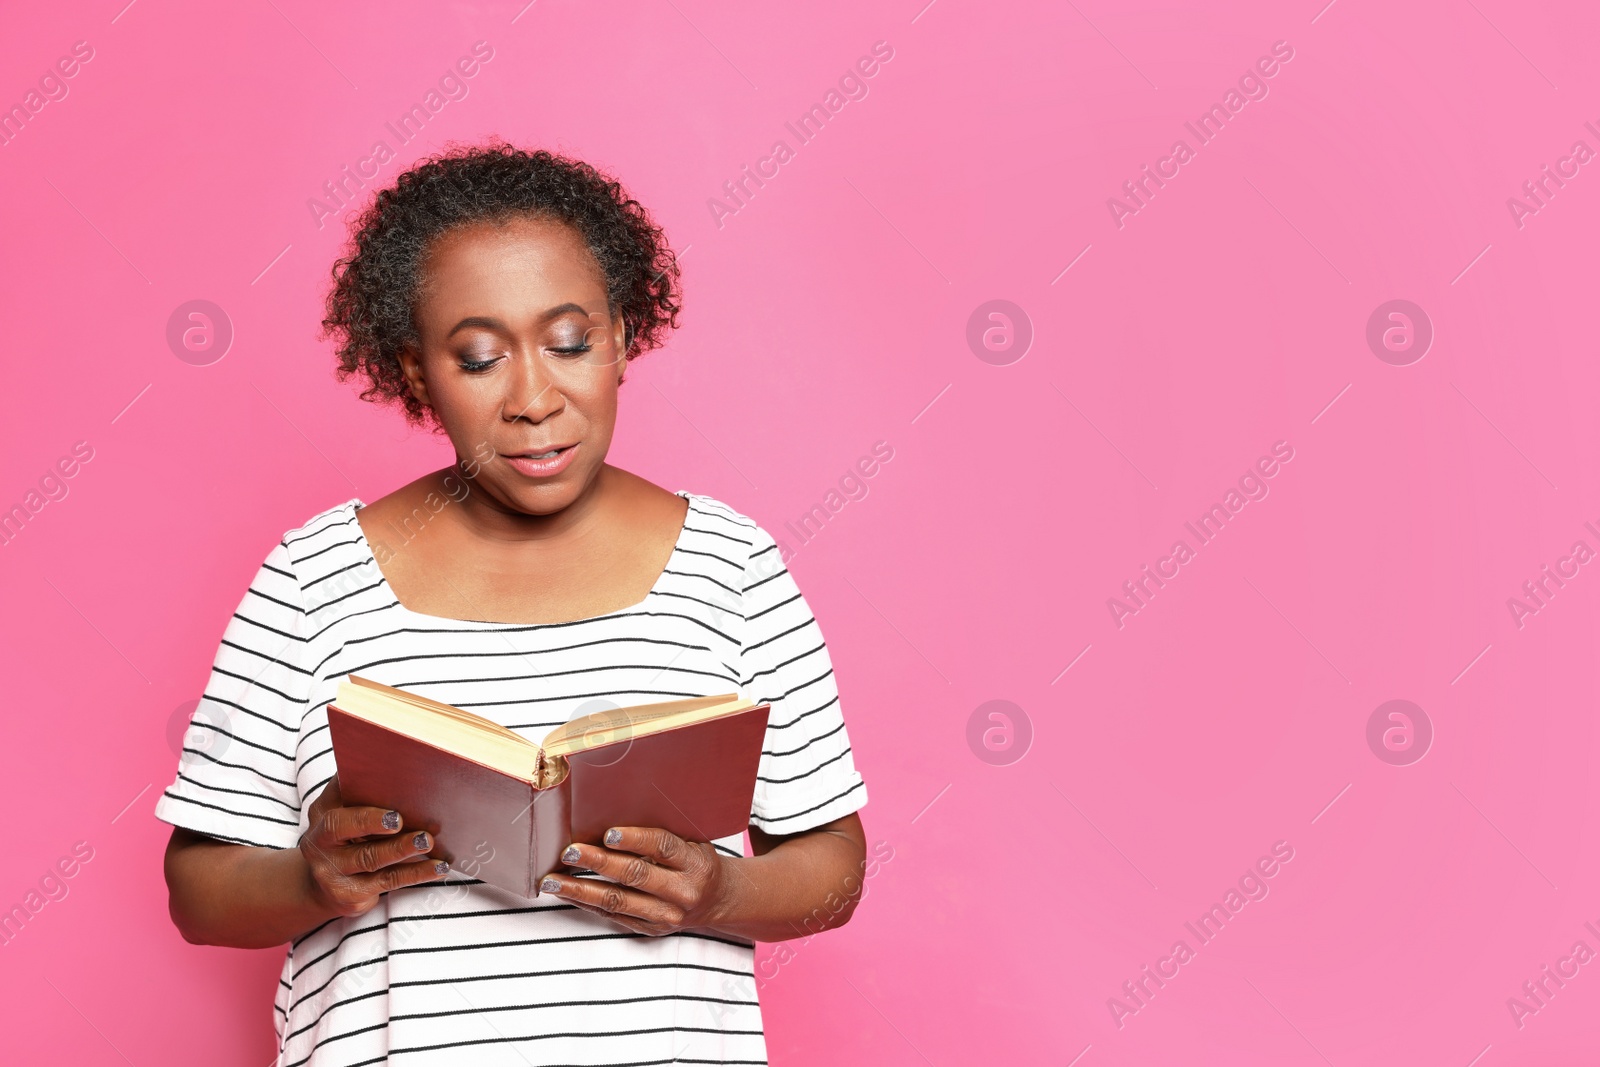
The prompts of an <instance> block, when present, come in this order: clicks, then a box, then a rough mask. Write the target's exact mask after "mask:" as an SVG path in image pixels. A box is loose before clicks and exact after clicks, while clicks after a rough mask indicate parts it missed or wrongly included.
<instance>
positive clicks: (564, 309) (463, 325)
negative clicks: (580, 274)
mask: <svg viewBox="0 0 1600 1067" xmlns="http://www.w3.org/2000/svg"><path fill="white" fill-rule="evenodd" d="M574 311H576V312H577V313H578V314H580V315H587V314H589V312H588V311H587V310H586V309H585V308H584V307H583V306H582V305H581V304H574V303H572V302H571V301H568V302H567V303H565V304H557V305H556V306H555V307H553V308H551V309H550V310H549V311H546V312H545V313H544V314H543V315H541V316H539V321H540V322H549V321H550V320H551V319H553V318H556V317H557V316H560V315H568V314H571V313H572V312H574ZM472 327H477V328H479V329H484V330H500V331H501V332H507V327H506V324H505V323H503V322H501V321H500V320H499V319H496V318H491V317H489V316H486V315H468V316H467V317H466V318H464V319H462V320H461V321H460V322H458V323H456V324H455V325H454V326H452V327H451V328H450V332H449V333H447V334H445V338H446V339H447V340H448V339H449V338H451V337H454V336H455V335H456V334H457V333H459V332H461V331H462V330H466V329H470V328H472Z"/></svg>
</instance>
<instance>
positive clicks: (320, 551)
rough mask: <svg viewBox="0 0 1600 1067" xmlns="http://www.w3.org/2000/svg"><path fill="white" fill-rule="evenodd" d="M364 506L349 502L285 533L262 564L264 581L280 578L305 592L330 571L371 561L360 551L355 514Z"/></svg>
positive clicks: (312, 517)
mask: <svg viewBox="0 0 1600 1067" xmlns="http://www.w3.org/2000/svg"><path fill="white" fill-rule="evenodd" d="M361 506H362V503H361V501H360V500H359V499H350V500H347V501H345V502H344V503H343V504H337V505H335V506H334V507H331V508H328V509H327V510H325V511H319V512H318V513H317V514H315V515H313V516H311V517H310V518H308V519H306V520H305V521H304V522H302V523H301V524H300V525H298V526H296V527H294V528H293V529H290V530H286V531H285V532H284V534H283V536H282V537H281V538H279V539H278V543H277V544H275V545H273V546H272V550H271V551H270V552H269V553H268V555H267V559H266V562H265V563H263V564H262V568H261V577H262V578H263V579H264V580H271V576H273V575H277V576H279V577H281V578H284V579H289V580H291V581H293V582H294V583H295V584H296V585H299V586H300V587H301V588H302V589H304V588H305V587H306V586H307V585H308V584H309V583H310V582H312V581H314V580H315V579H316V578H318V577H319V576H320V575H323V574H325V573H326V572H327V570H328V568H329V567H333V568H342V567H348V566H351V565H352V564H353V563H358V562H360V561H362V560H365V559H367V558H369V557H368V556H367V554H366V553H365V552H364V551H362V550H361V549H360V547H359V546H360V544H361V541H362V534H361V527H360V524H359V523H358V522H357V521H356V511H357V510H358V509H359V508H360V507H361ZM358 557H359V558H358Z"/></svg>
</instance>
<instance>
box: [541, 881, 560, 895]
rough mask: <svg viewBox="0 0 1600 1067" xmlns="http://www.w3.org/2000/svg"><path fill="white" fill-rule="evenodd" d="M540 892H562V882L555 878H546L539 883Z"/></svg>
mask: <svg viewBox="0 0 1600 1067" xmlns="http://www.w3.org/2000/svg"><path fill="white" fill-rule="evenodd" d="M539 892H541V893H559V892H561V883H560V882H558V881H556V880H555V879H554V878H546V879H545V880H544V881H542V882H540V883H539Z"/></svg>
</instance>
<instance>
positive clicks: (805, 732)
mask: <svg viewBox="0 0 1600 1067" xmlns="http://www.w3.org/2000/svg"><path fill="white" fill-rule="evenodd" d="M743 602H744V634H743V638H742V641H741V643H740V649H739V662H740V666H739V682H740V688H741V690H742V691H743V692H744V694H745V695H746V696H748V697H749V698H750V699H752V700H755V701H756V702H758V703H767V704H771V705H772V710H771V712H770V713H769V715H768V719H767V736H766V741H765V744H764V745H763V746H762V753H761V765H760V770H759V772H758V775H757V778H756V789H755V799H754V801H753V802H752V804H751V812H750V822H751V824H752V825H754V826H756V827H758V828H760V829H762V830H765V831H766V832H768V833H771V834H793V833H799V832H800V831H802V830H809V829H811V828H812V827H816V826H821V825H822V824H823V823H827V822H832V821H833V820H834V819H838V818H842V817H844V816H846V815H848V814H850V813H851V812H853V811H856V810H858V809H859V808H861V807H862V806H863V805H864V804H866V802H867V787H866V783H865V782H863V781H862V779H861V775H860V774H858V773H857V772H856V766H855V760H854V757H853V756H852V754H851V751H850V738H849V735H848V734H847V733H846V731H845V725H844V717H843V713H842V712H841V710H840V708H839V689H838V686H837V685H836V684H835V680H834V676H833V662H832V660H831V659H830V658H829V656H828V646H827V644H826V643H825V642H824V641H823V639H822V629H821V627H819V626H818V625H817V620H816V618H815V617H814V616H813V615H812V614H811V608H810V607H809V606H808V605H807V604H806V600H805V597H804V596H802V595H801V593H800V589H799V587H798V586H796V585H795V581H794V578H793V576H792V575H790V573H789V569H788V568H787V567H786V566H784V564H783V561H782V558H781V555H780V553H779V550H778V546H777V544H776V542H774V541H773V539H772V537H771V535H770V534H768V533H767V532H766V531H765V530H762V529H760V528H759V527H757V528H756V530H755V538H754V544H753V545H752V547H751V551H750V558H749V562H748V563H747V565H746V567H745V573H744V588H743Z"/></svg>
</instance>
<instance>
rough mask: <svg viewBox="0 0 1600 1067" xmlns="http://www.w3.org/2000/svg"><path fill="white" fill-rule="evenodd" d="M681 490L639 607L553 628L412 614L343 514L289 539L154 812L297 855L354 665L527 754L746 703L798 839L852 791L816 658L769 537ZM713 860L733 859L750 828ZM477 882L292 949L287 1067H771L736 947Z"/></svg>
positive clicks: (396, 905)
mask: <svg viewBox="0 0 1600 1067" xmlns="http://www.w3.org/2000/svg"><path fill="white" fill-rule="evenodd" d="M678 495H680V496H683V497H685V498H687V500H688V502H689V508H688V513H687V516H686V518H685V522H684V527H683V531H682V533H681V534H680V535H679V537H678V540H677V542H676V544H675V546H674V548H673V551H672V555H671V557H670V559H669V560H668V562H667V566H666V569H665V571H663V573H662V574H661V576H660V578H659V579H658V580H657V581H656V584H655V586H654V588H652V589H651V590H650V592H649V594H648V595H647V596H646V597H645V598H644V599H643V600H641V601H640V602H639V603H637V604H635V605H633V606H632V607H628V608H624V609H622V610H621V611H615V612H611V613H610V614H606V615H600V616H596V617H594V618H590V619H583V620H580V621H577V622H567V623H555V624H540V625H526V624H512V623H499V622H478V621H464V620H459V619H447V618H441V617H439V616H433V615H422V614H419V613H417V612H413V611H410V610H408V609H406V608H405V607H403V606H402V605H401V604H400V603H399V601H398V600H397V599H396V598H395V596H394V593H393V592H392V591H391V590H390V588H389V585H388V583H387V581H385V579H384V577H383V574H382V571H381V570H380V568H379V567H378V565H377V563H376V561H375V559H374V554H373V549H372V546H371V545H370V544H369V542H368V541H367V539H366V537H365V535H364V534H363V532H362V529H361V526H360V524H359V523H358V522H357V521H356V511H357V509H359V508H360V507H362V506H363V505H362V502H361V501H360V500H350V501H347V502H346V503H344V504H342V505H340V506H338V507H336V508H333V509H331V510H329V511H326V512H323V513H322V514H321V515H318V516H316V517H315V518H313V519H311V520H310V521H309V522H307V523H306V524H305V525H304V526H302V527H301V528H299V529H297V530H293V531H291V532H290V533H288V534H287V535H285V536H284V538H283V540H282V541H281V542H280V543H279V544H278V545H277V546H276V547H274V548H273V549H272V551H271V553H270V554H269V555H268V556H267V559H266V562H265V563H264V564H263V565H262V567H261V569H260V571H259V572H258V573H257V575H256V577H255V580H254V581H253V582H252V583H251V585H250V589H249V590H248V592H247V593H246V594H245V596H244V599H243V601H242V602H241V603H240V605H239V609H238V611H237V612H235V613H234V615H233V618H232V619H231V620H230V621H229V623H228V625H227V628H226V631H225V633H224V635H223V639H222V644H221V646H220V647H219V649H218V651H217V655H216V659H215V663H214V665H213V667H212V670H211V676H210V680H209V682H208V684H207V686H206V691H205V695H204V698H203V699H202V700H201V701H200V703H199V705H198V707H197V708H196V709H195V712H194V716H193V722H192V724H191V727H190V730H189V732H188V734H187V736H186V738H185V744H184V749H183V753H182V756H181V759H180V761H179V764H178V771H177V777H176V779H175V780H174V781H173V782H172V784H171V786H169V787H168V788H167V789H166V791H165V792H164V793H163V794H162V796H161V798H160V800H159V801H158V802H157V804H156V815H157V817H158V818H160V819H162V820H164V821H166V822H169V823H171V824H173V825H175V826H182V827H186V828H188V829H190V830H193V831H195V832H197V833H201V834H205V835H208V836H210V837H213V838H218V839H220V840H223V841H229V842H234V843H237V844H244V845H257V846H263V847H267V848H278V849H284V848H294V847H295V846H296V844H297V843H298V841H299V838H300V834H301V833H302V832H303V831H304V830H305V828H306V825H307V819H306V813H307V811H308V810H309V808H310V802H311V801H312V800H314V799H315V797H316V794H317V793H318V791H319V790H320V789H321V788H322V786H323V785H324V784H325V783H326V782H327V781H328V779H329V778H330V777H332V776H333V774H334V773H335V771H336V767H335V765H334V758H333V752H332V750H331V748H330V745H329V740H328V720H327V706H328V704H329V702H330V701H331V700H332V699H333V696H334V691H335V688H336V686H337V685H338V682H339V680H340V679H342V678H344V677H345V676H346V675H348V674H350V673H352V672H353V673H357V674H361V675H364V676H366V677H369V678H373V679H375V680H377V681H380V682H384V683H386V684H389V685H394V686H399V687H400V688H403V689H407V690H410V691H412V692H416V693H420V694H422V695H424V696H428V697H432V698H433V699H435V700H441V701H444V702H445V703H448V704H454V705H456V706H457V707H461V708H466V709H468V710H470V711H473V712H475V713H477V714H479V715H483V716H485V717H487V718H491V719H493V720H494V721H496V722H498V723H501V724H503V725H504V726H507V727H509V728H511V729H513V730H516V731H517V732H518V733H520V734H522V735H523V736H525V737H527V738H529V739H530V740H532V741H535V742H537V741H539V740H541V739H542V738H543V737H544V735H545V734H546V733H547V732H549V731H550V730H551V729H552V728H554V727H556V726H558V725H560V724H561V723H564V722H566V721H567V720H568V719H570V718H572V717H573V716H575V715H578V714H584V713H587V712H590V711H594V710H598V709H600V708H606V707H611V706H626V705H629V704H637V703H645V702H649V701H653V700H666V699H670V698H673V697H691V696H706V695H710V694H713V693H725V692H731V691H734V690H738V691H739V692H740V693H742V694H744V695H746V696H749V697H751V698H752V699H755V700H757V701H766V702H770V703H771V705H772V711H771V715H770V718H769V722H768V726H767V735H766V742H765V745H764V749H763V754H762V757H761V765H760V777H759V780H758V781H757V783H756V790H755V799H754V802H753V804H752V807H751V812H750V822H751V824H752V825H754V826H757V827H760V828H761V829H762V830H765V831H767V832H769V833H773V834H790V833H796V832H798V831H802V830H806V829H810V828H812V827H815V826H818V825H821V824H822V823H826V822H829V821H831V820H833V819H838V818H841V817H842V816H845V815H848V814H849V813H850V812H853V811H855V810H857V809H858V808H860V807H861V806H862V805H864V804H865V803H866V799H867V792H866V786H865V785H864V783H863V782H862V779H861V776H860V775H859V774H858V773H857V772H856V769H855V764H854V761H853V759H852V757H851V752H850V742H849V739H848V736H847V734H846V732H845V724H844V719H843V718H842V716H841V713H840V708H839V695H838V691H837V689H836V687H835V683H834V676H833V668H832V665H831V663H830V661H829V657H828V651H827V647H826V645H825V644H824V642H823V638H822V633H821V631H820V630H819V628H818V626H817V622H816V620H815V619H814V618H813V617H812V614H811V611H810V609H809V608H808V607H807V604H806V601H805V598H804V597H803V596H802V595H801V593H800V590H799V589H798V588H797V587H796V585H795V582H794V579H793V577H791V576H790V574H789V571H788V569H787V568H786V567H785V566H784V564H783V562H782V560H781V558H780V552H779V549H778V547H777V545H776V543H775V542H774V541H773V539H772V537H771V536H770V535H768V534H767V532H766V531H765V530H763V529H762V528H761V527H759V526H758V525H756V523H754V522H753V521H751V520H750V519H749V518H747V517H745V516H743V515H741V514H739V513H738V512H736V511H734V510H732V509H731V508H729V507H728V506H727V505H725V504H722V503H720V502H718V501H716V500H713V499H711V498H709V497H706V496H701V495H698V494H691V493H686V492H680V493H679V494H678ZM441 506H447V505H443V504H442V505H441ZM416 515H417V519H416V520H415V521H414V522H413V523H411V524H409V525H408V530H407V533H406V535H407V536H411V537H426V536H427V530H426V523H427V521H429V519H430V518H431V516H429V514H428V513H427V512H426V511H424V510H422V509H419V510H418V512H417V513H416ZM401 551H403V549H401ZM385 558H387V556H386V557H385ZM402 814H403V813H402ZM713 844H714V845H715V846H716V847H717V849H718V850H719V851H721V852H723V853H725V854H727V855H730V856H738V855H742V854H743V851H744V850H743V837H742V836H734V837H728V838H723V839H721V840H719V841H716V842H713ZM471 870H472V859H471V858H470V857H468V858H466V859H461V858H459V857H458V860H457V867H456V869H454V870H452V871H451V873H450V875H449V877H448V878H446V879H444V880H440V881H435V882H431V883H425V884H423V885H419V886H412V887H409V888H405V889H400V890H396V891H394V892H391V893H387V894H384V895H383V896H382V897H381V898H380V900H379V903H378V905H377V907H375V908H374V909H373V910H371V911H369V912H368V913H366V914H365V915H361V916H358V917H355V918H348V919H345V918H341V919H334V920H331V921H329V922H326V923H323V924H322V925H321V926H319V927H317V928H315V929H312V930H309V931H307V932H306V933H304V934H303V935H301V936H300V937H299V938H297V939H296V940H295V941H294V942H293V943H292V944H291V945H290V947H289V950H288V954H287V956H286V958H285V959H284V963H283V972H282V977H281V980H280V982H279V985H278V991H277V997H276V1004H275V1019H274V1021H275V1025H276V1030H277V1036H278V1049H279V1052H278V1059H277V1063H278V1065H279V1067H301V1065H306V1064H310V1065H312V1067H355V1065H357V1064H373V1063H383V1062H393V1063H396V1064H415V1065H423V1064H435V1063H457V1062H464V1061H466V1060H467V1059H468V1057H470V1062H472V1063H473V1064H474V1067H498V1065H502V1064H504V1065H508V1067H511V1065H514V1067H528V1065H529V1064H539V1065H554V1064H571V1065H579V1064H613V1065H620V1064H640V1065H643V1064H666V1063H738V1064H759V1063H765V1062H766V1045H765V1041H764V1038H763V1035H762V1024H761V1011H760V1007H759V1005H758V1003H757V997H756V984H755V980H754V974H753V965H754V959H753V950H752V949H751V948H749V947H748V946H745V945H741V944H739V943H737V942H735V941H734V940H731V939H727V938H723V937H720V936H713V935H711V934H707V933H700V932H689V933H676V934H670V935H667V936H664V937H647V936H644V935H640V934H635V933H633V932H631V931H628V930H625V929H624V928H622V927H620V926H617V925H615V924H613V923H611V922H609V921H608V920H606V919H604V918H602V917H600V916H598V915H594V914H591V913H588V912H585V911H583V910H581V909H578V908H575V907H573V906H572V905H570V904H566V903H563V902H561V901H560V900H559V899H557V898H555V897H551V896H540V897H538V898H537V899H533V900H528V899H524V898H522V897H518V896H516V895H514V894H511V893H507V892H505V891H502V890H499V889H496V888H495V887H493V886H489V885H486V884H484V883H482V882H480V881H478V880H477V879H474V878H472V877H471Z"/></svg>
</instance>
